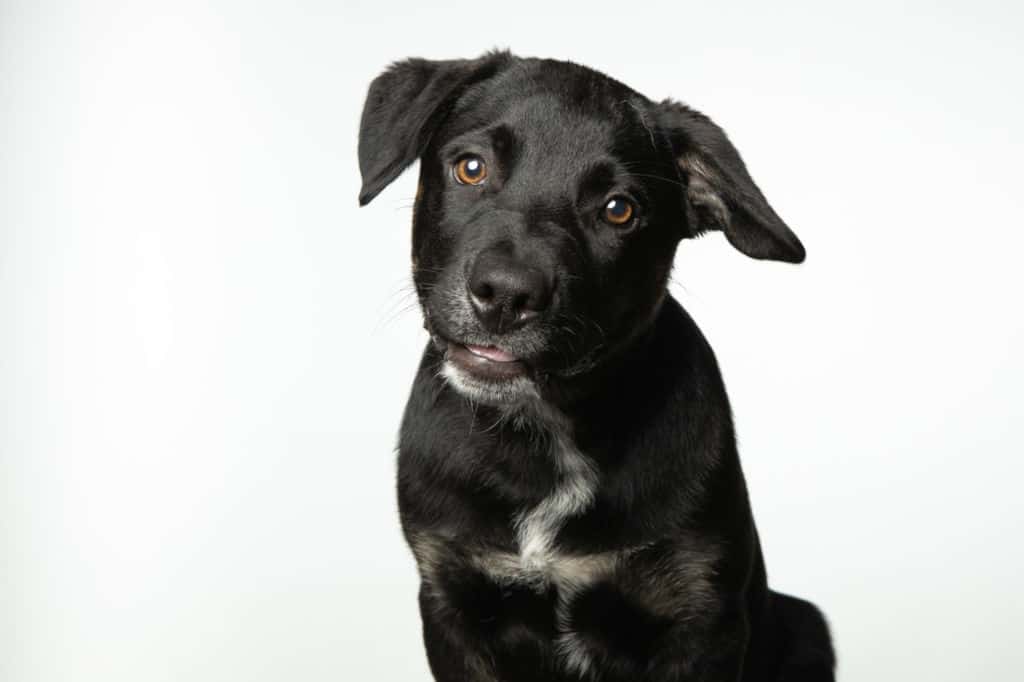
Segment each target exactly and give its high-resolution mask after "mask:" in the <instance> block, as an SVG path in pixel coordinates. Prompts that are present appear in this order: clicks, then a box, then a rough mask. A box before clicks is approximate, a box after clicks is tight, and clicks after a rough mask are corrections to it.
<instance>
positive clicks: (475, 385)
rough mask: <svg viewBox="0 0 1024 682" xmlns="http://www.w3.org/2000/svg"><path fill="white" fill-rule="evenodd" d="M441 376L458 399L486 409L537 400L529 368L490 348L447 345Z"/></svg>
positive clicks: (457, 344) (508, 355)
mask: <svg viewBox="0 0 1024 682" xmlns="http://www.w3.org/2000/svg"><path fill="white" fill-rule="evenodd" d="M441 376H443V377H444V378H445V380H446V381H447V382H448V384H449V385H450V386H451V387H452V388H454V389H455V390H456V391H457V392H458V393H460V394H461V395H463V396H465V397H466V398H469V399H470V400H472V401H474V402H478V403H483V404H486V405H494V406H510V405H516V404H519V403H522V402H525V401H527V400H530V399H532V398H536V397H538V392H537V386H536V383H535V382H534V379H533V377H532V376H531V372H530V367H529V365H527V363H525V362H524V361H522V360H520V359H519V358H516V357H514V356H512V355H510V354H509V353H507V352H505V351H502V350H500V349H498V348H494V347H486V346H474V345H468V344H460V343H455V342H453V341H448V342H447V343H446V348H445V351H444V362H443V364H442V365H441Z"/></svg>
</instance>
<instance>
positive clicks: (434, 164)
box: [359, 53, 804, 404]
mask: <svg viewBox="0 0 1024 682" xmlns="http://www.w3.org/2000/svg"><path fill="white" fill-rule="evenodd" d="M417 158H419V159H420V161H421V166H420V184H419V190H418V192H417V197H416V209H415V211H414V218H413V240H412V241H413V250H412V262H413V279H414V282H415V286H416V290H417V293H418V296H419V299H420V303H421V305H422V307H423V311H424V317H425V321H426V326H427V329H428V330H429V331H430V333H431V336H432V338H433V340H434V343H435V344H437V346H438V348H439V349H440V350H442V351H443V352H444V357H445V359H444V364H443V366H442V368H441V371H442V373H443V374H444V375H445V377H446V378H447V379H448V380H449V382H450V383H451V384H452V385H453V386H454V387H455V388H456V389H457V390H459V391H460V392H462V393H463V394H465V395H467V396H468V397H470V398H471V399H473V400H476V401H480V402H485V403H491V404H511V403H516V402H519V401H522V400H525V399H527V398H529V397H531V396H537V395H539V394H540V393H541V392H542V390H543V387H544V385H545V384H547V383H550V382H552V381H558V380H559V379H560V378H561V379H566V380H568V379H569V378H570V377H574V376H577V375H581V374H585V373H587V372H589V371H590V370H592V369H593V368H595V367H597V366H598V365H600V363H601V362H602V361H603V360H605V359H606V358H609V357H611V356H612V355H614V353H615V352H616V350H618V349H619V348H622V347H623V346H625V345H626V344H627V343H628V342H629V340H630V339H632V338H634V337H635V335H637V334H638V333H639V332H640V331H642V330H643V329H645V328H646V327H647V326H648V324H649V323H650V321H651V320H652V318H653V316H654V313H655V312H656V311H657V309H658V307H659V305H660V303H661V301H662V300H663V298H664V296H665V292H666V287H667V281H668V277H669V272H670V270H671V267H672V261H673V258H674V255H675V249H676V246H677V244H678V242H679V241H680V239H683V238H688V237H695V236H697V235H699V234H701V233H703V232H706V231H708V230H720V231H722V232H724V233H725V235H726V237H727V238H728V240H729V241H730V242H731V243H732V244H733V245H734V246H735V247H736V248H737V249H739V250H740V251H742V252H743V253H745V254H747V255H748V256H751V257H753V258H763V259H773V260H782V261H789V262H800V261H802V260H803V258H804V249H803V246H802V245H801V244H800V241H799V240H798V239H797V237H796V235H794V234H793V233H792V232H791V231H790V230H789V228H788V227H787V226H786V225H785V223H783V222H782V220H781V219H780V218H779V216H778V215H776V213H775V211H773V210H772V208H771V207H770V206H769V205H768V203H767V201H765V198H764V196H763V195H762V194H761V192H760V191H759V190H758V188H757V186H756V185H755V184H754V182H753V180H751V178H750V176H749V175H748V173H747V170H746V168H745V166H744V164H743V162H742V160H741V159H740V156H739V154H738V152H737V151H736V149H735V148H734V147H733V146H732V144H731V143H730V142H729V140H728V139H727V138H726V136H725V133H723V132H722V130H721V129H720V128H719V127H718V126H717V125H715V124H714V123H713V122H712V121H711V120H709V119H708V118H707V117H705V116H704V115H702V114H700V113H698V112H696V111H694V110H692V109H690V108H688V107H686V106H684V105H681V104H678V103H675V102H671V101H665V102H661V103H654V102H652V101H650V100H648V99H647V98H646V97H644V96H642V95H640V94H638V93H636V92H634V91H632V90H630V89H629V88H628V87H626V86H625V85H623V84H621V83H619V82H617V81H615V80H613V79H611V78H608V77H607V76H604V75H603V74H600V73H598V72H595V71H593V70H591V69H588V68H585V67H582V66H579V65H576V64H571V63H567V62H558V61H550V60H538V59H520V58H516V57H513V56H511V55H509V54H507V53H492V54H488V55H486V56H484V57H482V58H480V59H476V60H454V61H427V60H420V59H413V60H408V61H404V62H399V63H396V64H394V65H393V66H391V68H389V69H388V70H387V71H385V72H384V73H383V74H381V75H380V76H379V77H377V79H376V80H374V81H373V84H372V85H371V86H370V91H369V94H368V96H367V100H366V105H365V107H364V110H363V116H362V123H361V128H360V131H359V165H360V170H361V171H362V176H363V187H362V190H361V192H360V195H359V200H360V203H361V204H366V203H367V202H369V201H370V200H372V199H373V198H374V197H375V196H376V195H377V194H378V193H379V192H380V191H381V190H382V189H383V188H384V187H386V186H387V185H388V184H389V183H390V182H391V181H392V180H394V179H395V178H396V177H397V176H398V175H399V174H400V173H401V172H402V171H403V170H404V169H405V168H406V167H407V166H408V165H409V164H411V163H412V162H413V161H415V160H416V159H417Z"/></svg>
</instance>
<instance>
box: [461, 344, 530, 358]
mask: <svg viewBox="0 0 1024 682" xmlns="http://www.w3.org/2000/svg"><path fill="white" fill-rule="evenodd" d="M466 349H467V350H468V351H469V352H470V353H472V354H473V355H479V356H480V357H482V358H487V359H488V360H493V361H494V362H515V361H516V360H517V358H516V356H514V355H509V354H508V353H506V352H505V351H503V350H501V349H500V348H494V347H493V346H470V345H467V346H466Z"/></svg>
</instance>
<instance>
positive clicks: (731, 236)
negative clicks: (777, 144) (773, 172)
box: [655, 100, 805, 263]
mask: <svg viewBox="0 0 1024 682" xmlns="http://www.w3.org/2000/svg"><path fill="white" fill-rule="evenodd" d="M655 111H656V112H657V120H658V122H659V127H660V128H661V130H662V131H663V132H664V134H665V135H666V137H667V138H668V141H669V144H670V145H671V147H672V153H673V154H674V155H675V158H676V163H678V164H679V169H680V171H681V173H682V175H683V179H684V181H685V182H686V186H687V189H686V195H687V199H688V205H689V207H690V209H691V210H690V215H691V216H692V218H693V219H694V222H695V223H696V224H695V225H694V228H695V229H696V231H697V234H701V233H703V232H705V231H706V230H721V231H722V232H725V236H726V238H728V240H729V242H730V243H731V244H732V245H733V246H735V247H736V248H737V249H739V250H740V251H742V252H743V253H745V254H747V255H748V256H750V257H751V258H761V259H767V260H780V261H786V262H789V263H800V262H802V261H803V260H804V256H805V252H804V247H803V244H801V243H800V240H799V239H798V238H797V236H796V235H795V234H793V231H792V230H790V229H789V227H787V226H786V223H784V222H782V218H780V217H779V216H778V214H777V213H775V211H774V210H773V209H772V207H771V206H769V205H768V202H767V201H766V200H765V198H764V195H763V194H761V190H759V189H758V188H757V185H755V184H754V181H753V180H752V179H751V177H750V174H749V173H747V167H746V166H745V165H744V164H743V159H741V158H740V154H739V152H738V151H736V148H735V147H734V146H733V145H732V143H731V142H729V138H728V137H726V135H725V132H724V131H723V130H722V129H721V128H719V127H718V126H717V125H716V124H715V123H714V122H713V121H712V120H711V119H709V118H708V117H707V116H705V115H704V114H702V113H700V112H699V111H694V110H693V109H690V108H689V107H687V106H685V105H683V104H679V103H678V102H673V101H671V100H666V101H664V102H661V103H660V104H658V105H656V107H655Z"/></svg>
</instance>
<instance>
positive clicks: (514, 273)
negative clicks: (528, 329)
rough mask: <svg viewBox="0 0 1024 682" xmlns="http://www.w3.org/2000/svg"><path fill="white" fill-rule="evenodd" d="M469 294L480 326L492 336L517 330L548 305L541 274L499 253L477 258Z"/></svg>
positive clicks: (546, 281) (548, 295) (548, 290)
mask: <svg viewBox="0 0 1024 682" xmlns="http://www.w3.org/2000/svg"><path fill="white" fill-rule="evenodd" d="M469 294H470V295H469V300H470V301H472V303H473V310H474V311H475V312H476V315H477V317H478V318H479V319H480V322H481V323H482V324H483V325H484V327H485V328H487V329H488V330H489V331H492V332H494V333H496V334H502V333H504V332H508V331H511V330H513V329H516V328H517V327H521V326H522V325H524V324H526V323H527V322H529V321H530V320H532V319H533V318H535V317H537V314H538V313H540V312H542V311H544V310H545V309H546V308H547V307H548V305H549V304H550V303H551V285H550V283H549V279H548V277H547V276H546V275H545V274H544V272H543V271H541V270H540V269H538V268H535V267H531V266H529V265H527V264H525V263H522V262H520V261H518V260H516V259H515V258H514V257H512V256H508V255H504V254H499V253H486V252H485V253H483V254H480V256H478V257H477V259H476V263H474V264H473V270H472V271H471V272H470V275H469Z"/></svg>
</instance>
